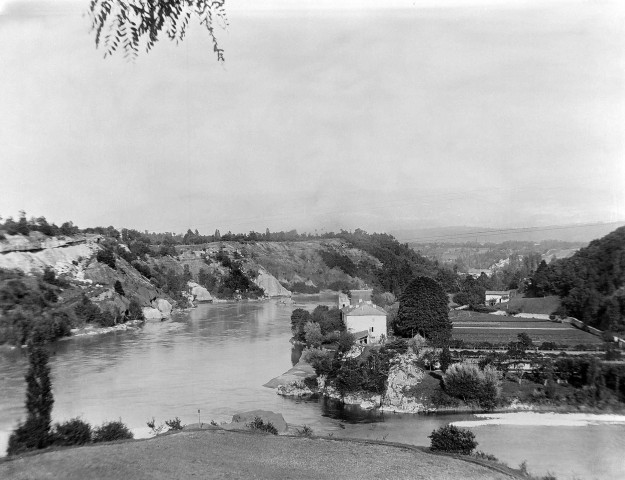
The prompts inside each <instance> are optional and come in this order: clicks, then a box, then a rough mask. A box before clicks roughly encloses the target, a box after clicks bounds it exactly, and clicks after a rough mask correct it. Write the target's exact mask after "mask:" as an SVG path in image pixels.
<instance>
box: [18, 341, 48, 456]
mask: <svg viewBox="0 0 625 480" xmlns="http://www.w3.org/2000/svg"><path fill="white" fill-rule="evenodd" d="M48 359H49V355H48V352H47V350H46V349H45V348H44V347H43V345H42V344H41V343H31V344H30V345H29V347H28V362H29V367H28V371H27V372H26V376H25V379H26V412H27V415H26V421H25V422H24V423H21V424H20V425H19V426H18V427H17V428H16V429H15V430H14V431H13V433H11V436H10V437H9V446H8V448H7V454H8V455H15V454H17V453H21V452H24V451H27V450H33V449H37V448H45V447H47V446H48V445H50V443H51V440H52V439H51V435H50V423H51V421H52V405H53V404H54V397H53V396H52V382H51V380H50V367H49V366H48Z"/></svg>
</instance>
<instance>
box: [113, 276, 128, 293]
mask: <svg viewBox="0 0 625 480" xmlns="http://www.w3.org/2000/svg"><path fill="white" fill-rule="evenodd" d="M114 288H115V293H117V294H118V295H121V296H122V297H124V296H126V292H124V287H123V286H122V282H120V281H119V280H115V285H114Z"/></svg>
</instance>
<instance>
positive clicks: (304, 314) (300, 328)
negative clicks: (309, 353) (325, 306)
mask: <svg viewBox="0 0 625 480" xmlns="http://www.w3.org/2000/svg"><path fill="white" fill-rule="evenodd" d="M311 318H312V317H311V315H310V312H309V311H308V310H304V309H303V308H296V309H295V310H293V312H292V313H291V332H293V338H295V339H296V340H300V341H303V340H304V325H306V323H307V322H310V321H311Z"/></svg>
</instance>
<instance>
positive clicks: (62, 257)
mask: <svg viewBox="0 0 625 480" xmlns="http://www.w3.org/2000/svg"><path fill="white" fill-rule="evenodd" d="M42 237H43V238H42ZM99 238H100V237H99V236H98V235H80V236H77V237H76V238H72V237H61V238H56V237H45V236H43V235H41V234H40V233H39V232H31V234H30V235H29V236H24V235H7V237H6V239H5V240H2V241H1V242H0V268H6V269H9V270H13V269H17V270H21V271H23V272H26V273H31V272H38V273H41V272H42V271H43V270H44V269H45V268H46V267H52V268H53V269H54V270H55V271H56V272H57V273H74V274H75V273H77V272H78V271H79V268H78V265H77V264H78V263H79V261H80V260H82V259H84V258H90V257H92V256H93V255H95V253H96V252H97V251H98V250H99V249H100V247H99V245H98V243H97V242H98V240H99Z"/></svg>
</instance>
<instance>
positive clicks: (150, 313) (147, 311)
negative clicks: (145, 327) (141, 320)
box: [142, 307, 163, 320]
mask: <svg viewBox="0 0 625 480" xmlns="http://www.w3.org/2000/svg"><path fill="white" fill-rule="evenodd" d="M142 310H143V316H144V317H145V319H146V320H162V319H163V314H162V313H161V311H160V310H159V309H158V308H152V307H143V309H142Z"/></svg>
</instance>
